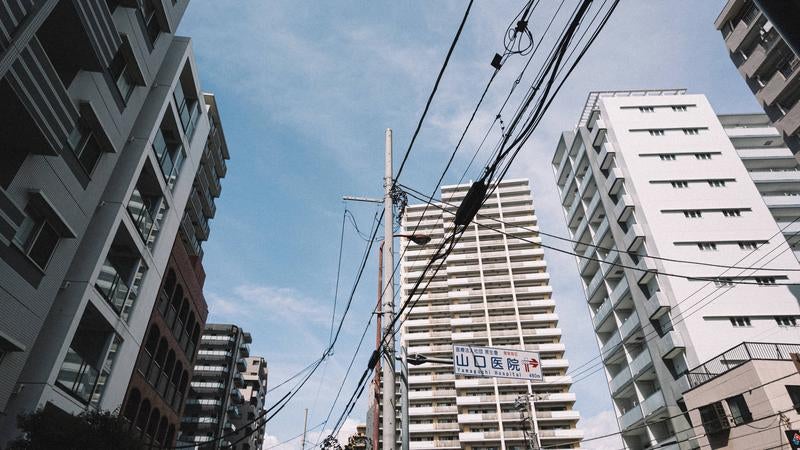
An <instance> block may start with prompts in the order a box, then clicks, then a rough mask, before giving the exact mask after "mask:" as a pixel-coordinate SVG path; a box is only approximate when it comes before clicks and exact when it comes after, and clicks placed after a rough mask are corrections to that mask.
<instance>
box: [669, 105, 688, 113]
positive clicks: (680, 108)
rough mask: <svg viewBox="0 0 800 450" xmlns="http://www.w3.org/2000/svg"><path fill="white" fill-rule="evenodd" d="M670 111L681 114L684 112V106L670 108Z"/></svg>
mask: <svg viewBox="0 0 800 450" xmlns="http://www.w3.org/2000/svg"><path fill="white" fill-rule="evenodd" d="M672 110H673V111H675V112H683V111H686V105H676V106H673V107H672Z"/></svg>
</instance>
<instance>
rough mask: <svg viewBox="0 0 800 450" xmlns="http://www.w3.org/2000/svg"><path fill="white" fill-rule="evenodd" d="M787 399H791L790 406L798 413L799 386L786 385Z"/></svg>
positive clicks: (799, 405) (799, 401)
mask: <svg viewBox="0 0 800 450" xmlns="http://www.w3.org/2000/svg"><path fill="white" fill-rule="evenodd" d="M786 391H787V392H788V393H789V399H790V400H791V401H792V408H794V410H795V411H797V413H798V414H800V386H794V385H788V384H787V385H786Z"/></svg>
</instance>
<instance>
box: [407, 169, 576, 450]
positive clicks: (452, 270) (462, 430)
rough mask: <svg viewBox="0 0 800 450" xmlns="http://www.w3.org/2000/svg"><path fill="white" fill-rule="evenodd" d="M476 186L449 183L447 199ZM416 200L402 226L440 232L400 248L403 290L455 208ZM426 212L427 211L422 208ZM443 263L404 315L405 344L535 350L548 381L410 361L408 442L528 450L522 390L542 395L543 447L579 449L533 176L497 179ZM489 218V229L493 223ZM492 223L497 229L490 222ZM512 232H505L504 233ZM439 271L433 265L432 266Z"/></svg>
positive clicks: (446, 350) (436, 349)
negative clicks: (471, 373) (467, 373)
mask: <svg viewBox="0 0 800 450" xmlns="http://www.w3.org/2000/svg"><path fill="white" fill-rule="evenodd" d="M468 189H469V185H459V186H445V187H443V188H442V198H443V200H444V202H445V203H448V204H455V205H458V204H460V203H461V201H462V200H463V198H464V196H465V194H466V193H467V190H468ZM445 209H446V210H447V212H443V210H442V206H441V205H437V206H429V207H428V208H427V210H426V209H425V205H411V206H408V208H407V209H406V211H405V215H404V217H403V232H405V233H411V232H413V231H414V229H415V227H416V225H417V223H418V222H419V221H420V218H422V221H421V222H420V227H419V229H417V231H416V233H417V234H427V235H430V236H431V237H432V238H433V239H432V240H431V242H430V243H428V244H426V245H424V246H419V245H416V244H413V243H410V242H407V241H405V240H403V245H404V246H406V245H409V246H410V247H409V248H408V249H407V251H405V252H404V253H403V259H402V263H401V285H402V295H403V298H406V296H407V295H408V294H409V292H410V291H411V289H412V287H413V285H414V283H415V281H416V280H417V278H418V277H419V275H420V274H421V273H422V270H423V269H424V267H425V265H426V264H427V262H428V260H429V259H430V257H431V256H432V255H433V253H434V252H435V249H436V247H437V246H438V245H439V243H441V240H442V239H443V238H444V237H445V236H446V235H448V234H449V233H451V232H452V230H453V226H454V225H453V213H454V212H455V209H456V207H455V206H453V207H450V206H446V205H445ZM423 211H424V212H423ZM478 214H479V215H478V216H477V217H476V218H475V221H474V222H473V223H472V224H471V225H470V226H469V228H468V230H467V231H466V232H465V233H464V235H463V236H462V238H461V240H460V242H459V244H458V245H456V247H455V249H454V251H453V252H452V254H450V255H449V256H448V257H447V259H446V260H445V263H444V266H443V267H442V269H441V270H440V271H439V272H438V274H437V275H436V277H435V278H434V279H433V281H432V282H431V283H430V286H429V287H428V289H427V290H425V292H424V294H422V296H421V299H420V301H419V303H418V304H417V305H416V307H414V308H413V309H412V310H411V311H410V312H408V313H407V314H406V317H405V318H406V319H407V320H405V322H403V324H402V328H401V331H402V338H401V345H403V346H405V347H406V348H407V351H408V352H409V353H410V354H414V353H419V354H422V355H426V356H434V357H440V358H442V357H451V356H452V345H453V344H474V345H479V346H492V347H503V348H514V349H522V348H523V347H524V349H526V350H532V351H538V352H540V354H541V358H542V367H543V368H544V376H545V381H544V382H543V383H538V384H531V383H529V382H524V381H523V382H521V381H517V380H511V379H502V378H495V379H482V378H466V377H462V376H458V377H456V376H454V375H453V367H452V366H451V365H442V364H423V365H419V366H411V367H410V372H409V389H410V392H409V398H410V408H409V416H410V421H409V423H410V425H409V428H410V430H409V431H410V446H411V448H412V449H434V448H437V449H442V448H462V449H503V450H506V449H522V448H526V447H525V441H524V434H523V431H522V422H521V420H520V413H519V412H518V411H517V410H516V409H515V408H514V402H515V400H516V399H517V398H518V397H519V396H521V395H527V394H541V396H540V399H539V400H537V401H535V402H534V405H535V410H536V413H535V416H536V421H535V423H536V427H537V431H538V435H539V437H540V440H541V445H542V446H543V447H546V448H562V449H565V448H577V447H579V445H580V441H581V438H582V437H583V433H582V432H581V431H579V430H577V429H576V424H577V422H578V419H579V417H580V416H579V414H578V412H577V411H573V410H572V405H573V404H574V402H575V394H573V393H570V392H569V388H570V385H571V383H572V379H571V378H570V377H568V376H566V375H565V374H566V371H567V368H568V366H569V363H568V361H567V360H566V359H565V358H564V344H562V343H561V330H560V329H559V328H558V316H557V315H556V314H555V300H553V299H552V288H551V287H550V286H549V279H550V276H549V275H548V273H547V265H546V263H545V261H544V253H543V250H542V249H541V248H540V247H539V246H538V245H537V244H536V243H538V242H540V240H539V237H538V236H537V231H538V226H537V220H536V216H535V215H534V211H533V200H532V198H531V191H530V188H529V187H528V181H527V180H514V181H506V182H503V183H501V184H500V186H499V188H498V189H497V190H496V192H495V194H493V196H492V198H491V199H490V200H489V201H487V202H486V204H485V205H484V206H483V207H482V208H481V210H480V212H479V213H478ZM487 227H488V228H487ZM490 228H491V229H490ZM497 230H500V231H502V232H506V233H513V235H514V236H518V237H519V238H522V239H525V240H527V241H532V242H533V243H532V242H525V241H523V240H520V239H516V238H513V237H508V236H507V235H505V234H503V233H502V232H499V231H497ZM431 273H432V272H431Z"/></svg>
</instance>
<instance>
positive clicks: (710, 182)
mask: <svg viewBox="0 0 800 450" xmlns="http://www.w3.org/2000/svg"><path fill="white" fill-rule="evenodd" d="M708 185H709V186H711V187H725V180H708Z"/></svg>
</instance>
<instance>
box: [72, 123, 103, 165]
mask: <svg viewBox="0 0 800 450" xmlns="http://www.w3.org/2000/svg"><path fill="white" fill-rule="evenodd" d="M67 146H68V147H69V148H70V150H72V153H74V154H75V157H76V158H77V159H78V162H79V163H80V165H81V167H82V168H83V170H84V171H86V174H87V175H91V174H92V172H93V171H94V168H95V166H96V165H97V161H99V160H100V156H101V154H102V153H103V150H102V149H101V148H100V145H99V144H98V143H97V140H96V139H95V138H94V135H93V134H92V132H91V131H89V130H88V129H86V128H85V127H83V126H82V125H80V124H79V125H77V126H76V127H75V129H73V130H72V133H70V135H69V137H68V138H67Z"/></svg>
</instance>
